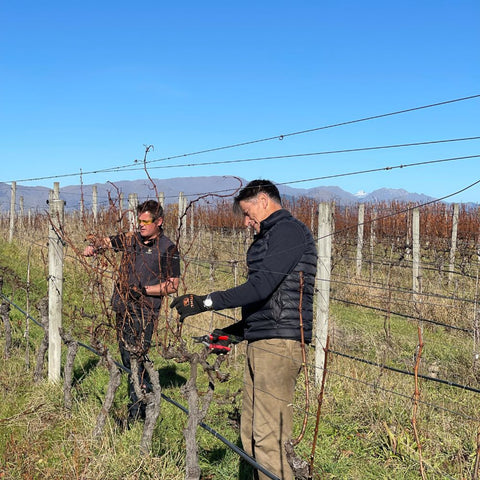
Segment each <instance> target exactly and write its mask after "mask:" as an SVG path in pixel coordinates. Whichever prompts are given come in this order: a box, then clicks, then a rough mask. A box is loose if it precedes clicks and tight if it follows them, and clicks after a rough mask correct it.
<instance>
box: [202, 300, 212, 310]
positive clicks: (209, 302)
mask: <svg viewBox="0 0 480 480" xmlns="http://www.w3.org/2000/svg"><path fill="white" fill-rule="evenodd" d="M203 305H204V306H205V307H207V308H210V307H211V306H212V305H213V301H212V299H211V298H209V297H207V298H206V299H205V300H204V301H203Z"/></svg>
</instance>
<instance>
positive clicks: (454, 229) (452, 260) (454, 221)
mask: <svg viewBox="0 0 480 480" xmlns="http://www.w3.org/2000/svg"><path fill="white" fill-rule="evenodd" d="M458 216H459V208H458V203H454V204H453V217H452V242H451V244H450V268H449V269H448V270H449V272H448V282H449V283H451V281H452V280H453V272H454V271H455V255H456V253H457V232H458Z"/></svg>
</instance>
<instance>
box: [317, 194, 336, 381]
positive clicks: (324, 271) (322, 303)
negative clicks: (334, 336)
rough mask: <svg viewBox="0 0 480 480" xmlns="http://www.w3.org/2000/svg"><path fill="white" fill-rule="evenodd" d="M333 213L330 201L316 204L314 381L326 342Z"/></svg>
mask: <svg viewBox="0 0 480 480" xmlns="http://www.w3.org/2000/svg"><path fill="white" fill-rule="evenodd" d="M332 235H333V215H332V205H331V204H330V203H326V202H323V203H320V204H319V206H318V261H317V281H316V284H317V313H316V328H315V383H316V384H317V385H320V383H321V381H322V376H323V368H324V362H325V353H324V351H323V349H324V348H325V346H326V344H327V336H328V312H329V305H330V272H331V262H332V260H331V259H332Z"/></svg>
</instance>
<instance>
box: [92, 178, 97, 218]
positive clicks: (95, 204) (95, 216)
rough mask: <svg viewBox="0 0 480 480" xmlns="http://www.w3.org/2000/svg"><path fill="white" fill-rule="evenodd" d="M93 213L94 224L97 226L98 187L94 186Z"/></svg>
mask: <svg viewBox="0 0 480 480" xmlns="http://www.w3.org/2000/svg"><path fill="white" fill-rule="evenodd" d="M92 213H93V223H94V224H95V225H96V224H97V222H98V190H97V186H96V185H93V186H92Z"/></svg>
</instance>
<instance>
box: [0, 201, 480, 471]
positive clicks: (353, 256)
mask: <svg viewBox="0 0 480 480" xmlns="http://www.w3.org/2000/svg"><path fill="white" fill-rule="evenodd" d="M285 206H286V208H288V209H289V210H291V211H292V213H293V214H294V215H295V216H297V217H298V218H300V219H301V220H302V221H303V222H304V223H305V224H306V225H308V226H310V228H311V229H312V231H313V233H314V235H315V236H318V233H317V231H318V230H317V228H318V225H317V222H318V220H317V208H318V205H317V204H316V203H315V202H313V201H311V200H310V199H298V200H295V201H287V202H286V204H285ZM413 207H415V205H405V204H401V203H390V204H374V205H366V209H365V220H364V243H363V245H364V247H363V256H362V268H361V271H360V274H358V273H359V272H358V270H357V264H356V261H357V243H358V238H357V228H358V208H357V207H353V206H352V207H339V206H335V207H334V233H333V235H332V240H333V247H332V272H331V273H332V275H331V278H330V295H331V298H330V318H329V336H330V351H329V353H328V355H329V363H328V365H329V366H328V369H327V383H326V389H325V394H324V400H323V404H322V411H321V427H320V432H319V436H318V442H319V443H318V445H317V453H316V460H315V465H316V470H317V472H316V473H317V474H318V475H319V478H345V479H347V478H419V476H420V475H421V466H422V465H423V466H424V467H425V472H426V473H425V475H426V476H427V478H476V477H475V475H478V472H477V471H476V468H478V467H477V465H476V452H477V449H478V445H477V440H476V436H477V430H476V429H477V425H478V424H479V416H478V408H479V407H480V396H479V393H480V392H478V391H476V390H477V387H478V355H479V352H478V308H477V304H478V275H479V251H478V242H479V231H480V229H479V227H480V225H479V224H480V215H479V210H478V209H477V208H467V207H466V206H464V205H461V206H460V214H459V223H458V232H457V238H456V242H457V243H456V253H455V259H454V268H453V270H452V269H451V268H450V253H451V246H452V208H453V207H452V205H448V204H443V203H435V204H430V205H426V206H423V207H421V208H420V237H421V261H422V269H421V292H412V258H411V252H412V234H411V225H412V208H413ZM165 225H166V233H167V234H168V235H169V236H170V237H171V238H172V239H176V240H178V242H179V247H180V251H181V253H182V259H183V265H184V266H185V274H184V276H183V278H182V287H181V288H182V292H183V291H184V290H185V291H187V290H188V291H193V292H195V293H207V292H209V291H212V290H218V289H224V288H229V287H231V286H233V285H235V284H238V283H241V282H242V281H243V278H244V276H245V274H246V271H245V263H244V260H245V252H246V249H247V248H248V245H249V243H250V241H251V238H252V237H251V232H248V231H245V230H243V228H242V227H241V224H240V223H239V219H238V218H236V217H234V216H233V214H232V211H231V203H230V202H229V201H225V202H218V203H212V204H201V203H198V204H193V205H191V207H190V208H189V209H188V211H187V215H186V218H184V219H183V221H182V224H181V226H180V228H178V226H179V222H178V206H177V205H175V204H171V205H168V206H167V207H166V212H165ZM8 227H9V219H8V217H2V218H1V231H2V235H3V239H4V240H3V247H2V249H3V253H2V257H3V259H2V270H3V274H4V276H5V278H6V279H7V282H6V285H9V286H8V289H9V290H10V294H11V295H12V296H13V297H14V298H15V299H16V300H17V301H22V300H25V298H26V294H25V279H26V265H27V264H29V263H30V262H31V263H32V265H34V264H35V265H37V269H35V268H34V269H33V270H32V272H31V274H32V276H33V277H34V278H32V279H31V286H30V289H31V291H30V294H31V295H32V298H31V300H30V301H31V305H34V304H35V301H36V300H37V299H38V298H39V297H41V296H42V295H44V294H45V288H44V287H45V282H46V280H45V279H46V274H47V266H46V253H45V248H46V244H47V231H48V227H49V222H48V218H47V216H46V215H41V214H38V215H35V216H33V217H31V218H29V219H27V218H19V219H18V220H17V223H16V229H15V237H14V242H13V245H8V244H7V232H8ZM126 228H128V223H127V219H126V216H125V215H123V216H122V215H120V212H119V211H118V210H116V209H113V210H112V209H111V210H109V211H106V210H105V211H101V212H100V214H99V217H98V218H97V219H96V221H95V220H94V218H93V217H92V215H90V214H86V215H84V216H80V214H79V213H78V212H74V213H71V214H68V215H66V217H65V232H64V233H65V236H66V237H65V238H66V243H67V257H66V259H65V263H66V272H67V273H66V277H65V297H66V301H65V312H64V314H65V322H66V324H67V325H68V327H69V328H70V329H71V330H72V331H73V332H74V333H75V335H77V337H78V338H79V339H80V340H81V341H84V342H87V343H88V341H89V334H90V332H91V331H92V330H94V329H95V328H97V327H98V325H99V324H100V323H102V322H104V321H106V319H105V318H104V317H102V315H105V312H104V311H103V310H102V309H101V308H100V307H99V306H98V303H99V302H98V297H97V302H95V295H97V294H98V285H97V284H98V276H92V275H91V274H89V272H88V270H86V269H85V265H84V263H83V262H84V260H81V258H80V257H81V255H80V252H81V251H82V250H83V246H84V245H85V239H86V235H87V234H89V233H96V234H100V235H103V234H112V233H115V232H116V231H119V230H125V229H126ZM8 252H10V257H11V258H7V257H8ZM13 252H14V253H13ZM6 254H7V257H6V256H5V255H6ZM12 261H14V263H15V264H14V265H12V264H10V262H12ZM97 271H98V270H97ZM13 272H14V273H13ZM90 273H91V272H90ZM103 273H104V274H105V275H104V276H102V281H103V283H105V285H104V287H105V288H104V291H105V296H106V297H108V295H109V292H110V290H109V284H108V281H109V278H110V279H111V274H112V272H110V270H109V266H108V265H104V268H103ZM323 280H324V279H317V282H321V281H323ZM78 292H81V294H79V293H78ZM35 297H37V298H35ZM224 315H227V317H225V316H224ZM224 315H209V316H208V317H206V318H205V319H202V321H199V322H193V321H189V322H186V324H185V326H184V335H185V337H186V338H189V337H190V336H191V335H198V334H201V333H204V332H207V331H209V329H211V328H212V327H217V326H223V325H225V324H228V323H230V322H231V321H232V318H237V317H238V312H236V311H227V312H224ZM164 316H165V319H167V318H169V317H171V312H169V311H168V309H167V308H166V309H165V312H164ZM229 317H230V318H229ZM17 318H18V322H17V330H18V331H19V332H18V333H20V332H21V331H22V328H23V326H22V322H21V320H20V319H21V316H20V317H17ZM110 334H111V332H110ZM108 335H109V334H108V332H107V333H106V337H105V339H106V341H110V342H111V343H112V344H114V338H113V336H112V335H110V338H108ZM420 335H421V336H420ZM420 342H422V343H423V351H422V353H421V359H420V368H419V373H420V374H421V375H422V376H423V377H424V378H421V380H420V386H419V390H420V392H419V393H420V394H419V396H418V397H417V399H418V411H417V412H416V413H415V419H416V421H415V422H413V423H416V425H417V427H418V431H419V438H417V437H416V436H415V432H414V429H413V426H412V419H413V415H414V413H412V398H414V393H415V385H414V379H413V377H412V372H413V370H414V366H415V363H416V360H417V359H418V357H417V354H418V352H419V348H418V346H419V343H420ZM32 348H33V347H32ZM154 355H155V354H154ZM242 355H243V347H242V346H239V347H237V349H236V351H235V352H233V354H232V355H231V357H230V358H229V369H230V370H231V372H230V373H231V375H232V377H233V379H234V380H232V382H233V383H231V384H230V386H229V387H228V388H227V390H225V391H224V392H225V393H224V395H225V396H224V397H223V401H224V403H225V402H226V400H225V399H226V398H231V397H232V392H234V390H235V388H238V389H241V365H242ZM156 358H157V359H158V361H159V362H161V361H162V360H161V358H158V356H156ZM312 358H313V352H312V351H310V352H309V359H310V361H309V370H310V377H311V378H314V376H315V372H314V370H315V366H314V365H313V363H312V361H311V359H312ZM435 380H437V381H435ZM5 381H6V380H5ZM173 390H175V385H173ZM177 390H178V388H177ZM79 392H81V390H79ZM316 394H318V388H314V394H313V397H312V398H314V399H315V398H316V397H315V395H316ZM178 395H179V397H178V398H179V399H181V395H180V394H178ZM81 397H82V395H80V394H79V397H78V398H79V403H81ZM304 397H305V381H304V379H303V377H302V380H301V381H300V382H299V388H298V394H297V400H296V402H295V411H296V426H297V428H299V426H300V424H301V421H302V420H301V419H302V417H303V414H304V413H305V401H304ZM233 398H234V399H235V400H234V401H233V403H232V409H233V410H236V411H238V409H239V408H240V405H238V401H237V397H236V396H235V395H233ZM217 400H219V401H222V398H221V397H219V398H218V399H217ZM227 403H228V402H227ZM119 408H120V407H119ZM316 408H317V405H316V402H315V401H311V402H310V406H309V411H308V412H307V413H308V418H309V428H308V433H307V435H306V438H305V440H304V442H303V444H302V445H300V446H299V449H298V450H299V453H300V454H301V455H302V456H303V457H308V455H309V452H310V450H309V449H310V446H311V444H312V440H313V438H312V424H313V423H314V420H315V415H316ZM10 413H12V412H10ZM230 413H231V412H230ZM223 414H224V415H227V413H226V412H225V411H224V412H223ZM217 415H218V411H217V410H216V409H215V410H214V412H212V416H211V417H210V420H212V421H213V422H217V423H218V422H219V419H218V417H217ZM207 423H208V421H207ZM220 423H221V424H222V425H223V426H224V428H223V430H224V432H223V433H225V434H226V435H227V436H228V435H230V436H231V438H232V439H234V438H235V436H236V433H235V430H234V428H233V427H228V422H227V421H226V419H225V418H223V419H222V420H220ZM159 429H160V430H161V427H159ZM177 430H178V428H177ZM230 430H231V431H230ZM158 435H160V436H162V435H163V439H165V438H166V436H167V435H166V433H165V432H162V433H159V434H158ZM178 435H179V436H181V433H179V434H178ZM4 438H5V437H4ZM419 440H420V442H419ZM200 442H201V443H202V442H203V444H202V445H203V447H202V448H203V451H204V456H205V459H207V458H208V459H209V461H208V462H207V461H206V460H205V459H204V460H205V461H206V463H207V464H208V465H207V466H205V467H204V468H205V471H206V472H209V474H210V475H213V476H212V478H225V479H227V478H238V476H237V474H236V471H233V470H232V468H231V462H232V460H231V457H230V460H228V456H227V460H226V462H227V463H230V469H229V468H228V467H227V466H225V465H224V466H223V467H222V468H224V469H225V471H223V470H222V468H221V469H220V470H222V473H220V472H218V469H217V471H216V476H215V473H214V472H215V469H214V468H212V464H213V463H214V462H213V461H212V458H211V450H209V448H208V446H207V445H209V444H211V440H208V439H207V440H205V439H203V440H202V439H201V440H200ZM419 443H420V445H419ZM8 448H9V447H5V446H3V447H2V449H4V450H3V452H4V455H5V452H6V451H8ZM10 448H13V447H12V446H11V445H10ZM15 448H19V447H18V446H17V447H15ZM116 448H117V449H118V445H117V447H116ZM156 448H157V452H158V446H157V447H156ZM172 448H173V450H175V448H174V447H172ZM177 448H178V451H175V452H174V454H175V455H180V457H181V447H180V446H177ZM208 452H210V456H209V455H208ZM154 454H155V452H154ZM79 461H80V462H82V460H79ZM90 461H91V460H90ZM176 461H177V462H178V461H179V460H178V458H177V460H176ZM83 462H85V464H86V460H83ZM154 463H155V462H154ZM93 464H95V462H93ZM126 464H129V462H126ZM35 468H38V469H39V470H38V471H39V472H42V469H41V468H40V467H39V466H38V465H37V466H36V467H35ZM84 468H85V469H86V470H85V471H86V472H88V471H89V470H88V467H87V466H86V465H85V466H84ZM90 468H91V469H92V470H91V471H93V467H90ZM96 468H97V469H98V468H100V467H98V465H97V466H96ZM144 468H147V467H144ZM43 473H44V474H45V470H43ZM90 474H91V477H89V474H88V473H87V474H86V475H85V477H82V478H94V476H93V473H90ZM96 474H98V470H96ZM144 474H145V471H144ZM123 475H124V477H125V478H141V476H139V477H135V476H133V474H125V472H123ZM129 475H130V476H129ZM12 478H13V477H12ZM18 478H22V477H18ZM25 478H26V477H25ZM34 478H35V477H34ZM44 478H48V475H47V476H46V477H44ZM50 478H54V477H50ZM97 478H110V477H108V476H107V474H106V473H102V474H100V475H99V476H97ZM112 478H114V477H112ZM149 478H175V476H174V475H173V474H172V476H171V477H167V476H165V477H160V476H159V477H155V476H150V477H149ZM178 478H182V477H181V476H180V477H178Z"/></svg>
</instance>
